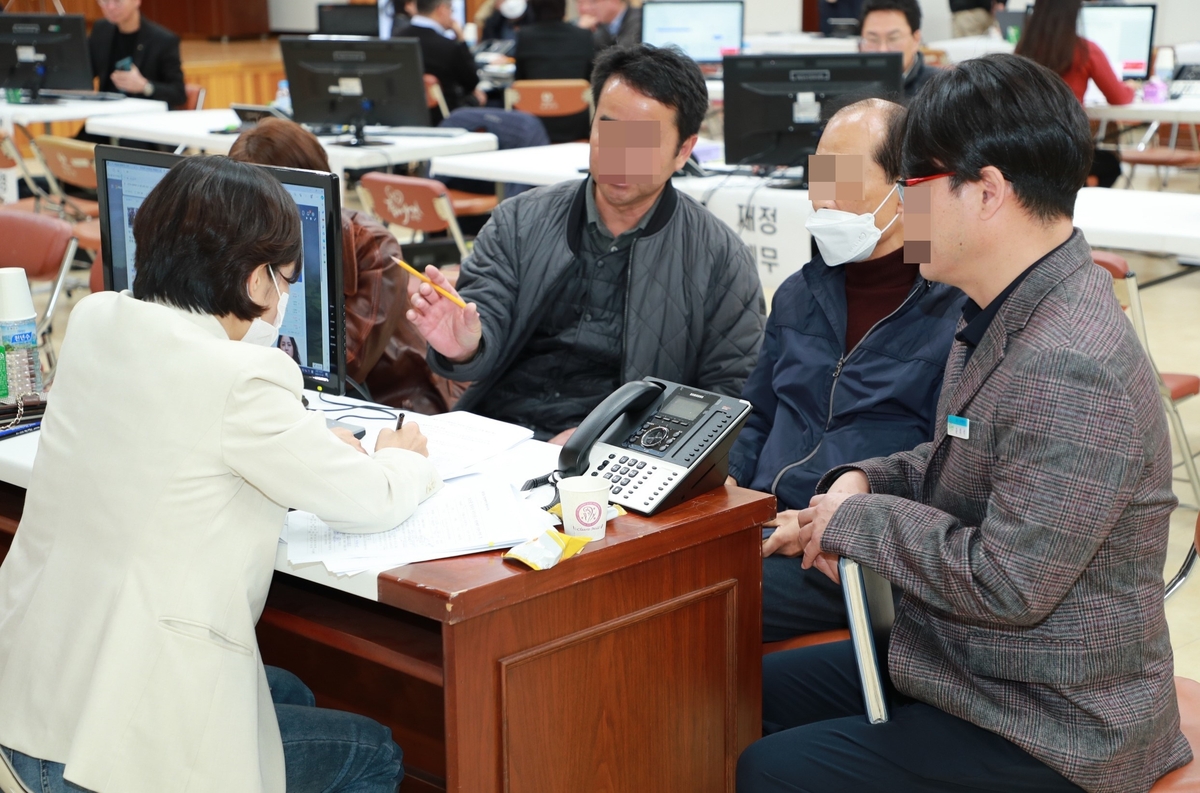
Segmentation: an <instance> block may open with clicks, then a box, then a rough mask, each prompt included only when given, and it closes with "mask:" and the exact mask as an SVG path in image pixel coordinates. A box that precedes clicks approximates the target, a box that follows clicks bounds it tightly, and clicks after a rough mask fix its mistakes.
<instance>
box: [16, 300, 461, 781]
mask: <svg viewBox="0 0 1200 793" xmlns="http://www.w3.org/2000/svg"><path fill="white" fill-rule="evenodd" d="M301 387H302V380H301V376H300V372H299V370H298V369H297V368H296V365H295V363H294V362H292V360H291V359H290V358H288V356H287V355H286V354H284V353H283V352H280V351H279V350H277V349H268V348H264V347H256V346H254V345H251V344H243V343H240V342H233V341H230V340H229V338H228V337H227V336H226V334H225V331H224V330H223V329H222V327H221V325H220V323H218V322H217V320H216V319H215V318H214V317H211V316H207V315H200V314H193V313H189V312H186V311H181V310H178V309H175V308H170V307H167V306H163V305H158V304H153V303H143V302H140V301H138V300H135V299H133V298H132V297H129V296H126V295H120V294H116V293H113V292H105V293H101V294H96V295H92V296H90V297H87V298H85V299H83V300H82V301H80V302H79V304H78V305H77V306H76V307H75V309H74V310H73V312H72V314H71V321H70V327H69V329H68V331H67V334H66V338H65V340H64V342H63V347H62V355H61V356H60V360H59V365H58V375H57V378H56V380H55V383H54V387H53V390H52V392H51V396H50V404H49V409H48V411H47V412H46V416H45V421H44V422H43V424H42V431H41V439H40V441H39V447H38V454H37V459H36V461H35V463H34V467H33V478H32V480H31V482H30V486H29V491H28V496H27V498H26V502H25V513H24V518H23V519H22V521H21V525H20V528H19V530H18V531H17V536H16V539H15V541H14V542H13V546H12V550H11V551H10V552H9V554H8V558H7V559H6V560H5V562H4V565H3V566H2V567H0V744H2V745H4V746H8V747H10V748H12V749H16V750H18V751H20V752H23V753H25V754H27V755H31V756H33V757H38V758H42V759H45V760H51V761H55V762H59V763H65V764H66V778H67V779H68V780H69V781H71V782H74V783H76V784H77V785H81V786H83V787H85V788H87V789H89V790H93V791H97V793H175V792H176V791H180V792H182V791H195V792H196V793H216V792H217V791H220V793H240V792H241V791H246V792H247V793H282V792H283V790H284V779H285V778H284V767H283V746H282V743H281V741H280V737H279V727H278V724H277V723H276V720H275V710H274V707H273V706H272V704H271V695H270V692H269V690H268V688H267V683H266V677H265V675H264V672H263V664H262V660H261V658H260V657H259V652H258V644H257V642H256V640H255V635H254V625H255V623H256V622H257V621H258V618H259V616H260V615H261V614H262V609H263V605H264V602H265V601H266V597H267V589H268V587H269V586H270V583H271V575H272V571H273V568H274V563H275V549H276V544H277V543H278V539H279V533H280V528H281V527H282V525H283V520H284V514H285V510H286V507H296V508H298V509H304V510H308V511H311V512H315V513H316V514H317V515H319V516H320V517H322V518H323V519H324V520H325V521H327V522H328V523H329V524H330V525H332V526H334V527H335V528H337V529H339V530H341V531H351V532H373V531H382V530H385V529H389V528H391V527H393V526H395V525H396V524H397V523H399V522H401V521H402V520H403V519H404V518H406V517H407V516H408V515H409V514H411V513H412V511H413V510H414V509H415V508H416V506H417V504H418V502H420V501H421V500H422V499H424V498H426V497H427V496H429V495H430V494H432V493H433V492H434V491H435V490H437V488H438V487H439V486H440V484H441V482H440V480H439V478H438V475H437V473H436V471H434V469H433V466H432V465H431V464H430V463H429V461H428V460H427V459H426V458H425V457H422V456H421V455H419V454H416V453H414V452H409V451H404V450H400V449H385V450H382V451H380V452H379V453H377V454H376V455H375V456H374V457H373V458H372V457H368V456H366V455H363V454H361V453H360V452H357V451H355V450H354V449H352V448H351V447H350V446H348V445H346V444H345V443H343V442H342V441H340V440H338V439H336V438H335V437H334V436H333V434H332V433H330V432H329V431H328V430H327V429H326V427H325V422H324V420H323V418H322V417H321V416H320V415H319V414H316V413H312V412H308V411H306V410H305V409H304V407H303V406H302V405H301V403H300V396H301Z"/></svg>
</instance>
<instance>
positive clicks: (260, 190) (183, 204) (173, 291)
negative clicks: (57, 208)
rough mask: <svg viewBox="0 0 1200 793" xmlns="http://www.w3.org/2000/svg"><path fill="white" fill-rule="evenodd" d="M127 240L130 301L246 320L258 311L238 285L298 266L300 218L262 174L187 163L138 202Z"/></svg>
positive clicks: (201, 161) (225, 161) (224, 161)
mask: <svg viewBox="0 0 1200 793" xmlns="http://www.w3.org/2000/svg"><path fill="white" fill-rule="evenodd" d="M133 239H134V242H136V243H137V255H136V257H135V265H136V267H137V275H136V276H135V277H134V280H133V294H134V297H136V298H138V299H139V300H155V301H158V302H162V303H167V304H170V305H173V306H176V307H178V308H183V309H187V310H189V311H196V312H200V313H203V314H212V315H214V316H218V317H221V316H227V315H230V314H232V315H233V316H235V317H237V318H238V319H244V320H252V319H255V318H256V317H259V316H261V315H262V314H263V312H264V311H265V310H266V309H265V308H263V307H262V306H260V305H258V304H257V303H255V302H254V301H253V300H251V299H250V294H249V292H248V291H247V289H246V282H247V280H248V279H249V278H250V274H251V273H253V272H254V270H255V269H257V268H258V267H261V266H262V265H264V264H266V265H270V267H271V268H272V269H273V270H275V271H276V273H277V274H278V272H279V270H280V269H281V268H283V267H287V266H288V265H290V264H293V263H297V264H298V263H299V259H300V251H301V245H300V212H299V210H298V209H296V203H295V202H294V201H292V197H291V196H290V195H288V192H287V190H285V189H284V187H283V185H282V184H280V183H279V181H278V180H276V179H275V178H274V177H273V176H271V174H270V173H268V172H267V171H265V170H263V169H262V168H259V167H257V166H254V165H246V164H245V163H240V162H234V161H233V160H230V159H229V158H228V157H188V158H187V159H185V160H183V161H182V162H180V163H178V164H177V165H175V167H173V168H172V169H171V170H170V171H169V172H168V173H167V175H166V176H164V177H163V180H162V181H161V182H159V183H158V185H157V186H156V187H155V188H154V189H153V190H151V191H150V195H148V196H146V200H145V201H144V202H143V203H142V206H141V207H140V208H139V209H138V212H137V216H136V217H135V218H134V221H133ZM295 270H296V271H295V272H294V273H292V278H291V280H292V281H294V280H295V279H296V278H298V277H299V274H300V268H299V267H298V266H297V267H296V268H295ZM277 277H282V276H281V275H277Z"/></svg>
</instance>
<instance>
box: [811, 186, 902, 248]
mask: <svg viewBox="0 0 1200 793" xmlns="http://www.w3.org/2000/svg"><path fill="white" fill-rule="evenodd" d="M899 187H900V186H899V185H896V186H894V187H893V188H892V190H891V192H889V193H888V194H887V196H886V197H885V198H884V199H883V201H882V202H881V203H880V204H879V206H878V207H876V208H875V211H874V212H866V213H863V214H861V215H856V214H854V213H853V212H843V211H841V210H840V209H818V210H817V211H816V212H813V213H812V214H811V215H809V216H808V220H807V221H805V223H804V227H805V228H807V229H808V233H809V234H812V235H813V239H815V240H816V241H817V250H819V251H820V252H821V258H822V259H824V260H825V264H827V265H829V266H830V267H836V266H837V265H839V264H846V263H847V262H861V261H863V260H864V259H866V258H868V257H869V256H870V255H871V251H873V250H875V246H876V245H878V244H879V238H880V237H882V236H883V232H885V231H887V230H888V229H889V228H891V226H892V224H893V223H895V222H896V218H897V217H899V215H894V216H893V217H892V219H891V220H890V221H888V224H887V225H886V226H884V227H883V228H882V229H881V228H879V227H878V226H876V225H875V215H876V214H877V213H878V212H879V210H880V209H882V208H883V205H884V204H886V203H887V201H888V199H889V198H891V197H892V193H894V192H896V190H897V189H899Z"/></svg>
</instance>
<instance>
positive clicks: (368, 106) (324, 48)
mask: <svg viewBox="0 0 1200 793" xmlns="http://www.w3.org/2000/svg"><path fill="white" fill-rule="evenodd" d="M279 44H280V48H281V49H282V50H283V69H284V71H285V72H286V73H287V79H288V91H289V93H290V94H291V97H292V118H293V119H294V120H296V121H298V122H300V123H302V124H334V125H350V126H352V127H354V132H355V136H354V140H353V141H350V142H348V143H346V144H343V145H358V146H362V145H367V144H370V143H372V141H368V140H366V138H365V136H364V132H363V130H364V127H366V126H367V125H368V124H378V125H381V126H385V127H405V126H409V127H427V126H429V106H428V103H427V102H426V100H425V68H424V63H423V61H422V59H421V45H420V43H419V42H418V41H417V39H372V38H365V37H362V36H307V37H306V36H282V37H281V38H280V39H279Z"/></svg>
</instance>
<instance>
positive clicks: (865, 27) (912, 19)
mask: <svg viewBox="0 0 1200 793" xmlns="http://www.w3.org/2000/svg"><path fill="white" fill-rule="evenodd" d="M859 19H860V20H861V25H860V28H861V30H860V35H861V37H862V38H861V39H860V40H859V44H858V48H859V50H860V51H862V52H899V53H901V54H902V55H903V56H904V65H903V67H902V68H903V69H904V99H905V101H906V102H907V101H908V100H910V99H912V98H913V97H914V96H915V95H916V93H917V91H919V90H921V86H923V85H925V83H926V82H927V81H928V80H929V78H930V77H931V76H933V74H934V73H935V72H937V69H935V68H934V67H932V66H927V65H925V56H924V55H922V54H921V6H920V5H918V4H917V0H866V2H865V3H863V7H862V16H861V17H859Z"/></svg>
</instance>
